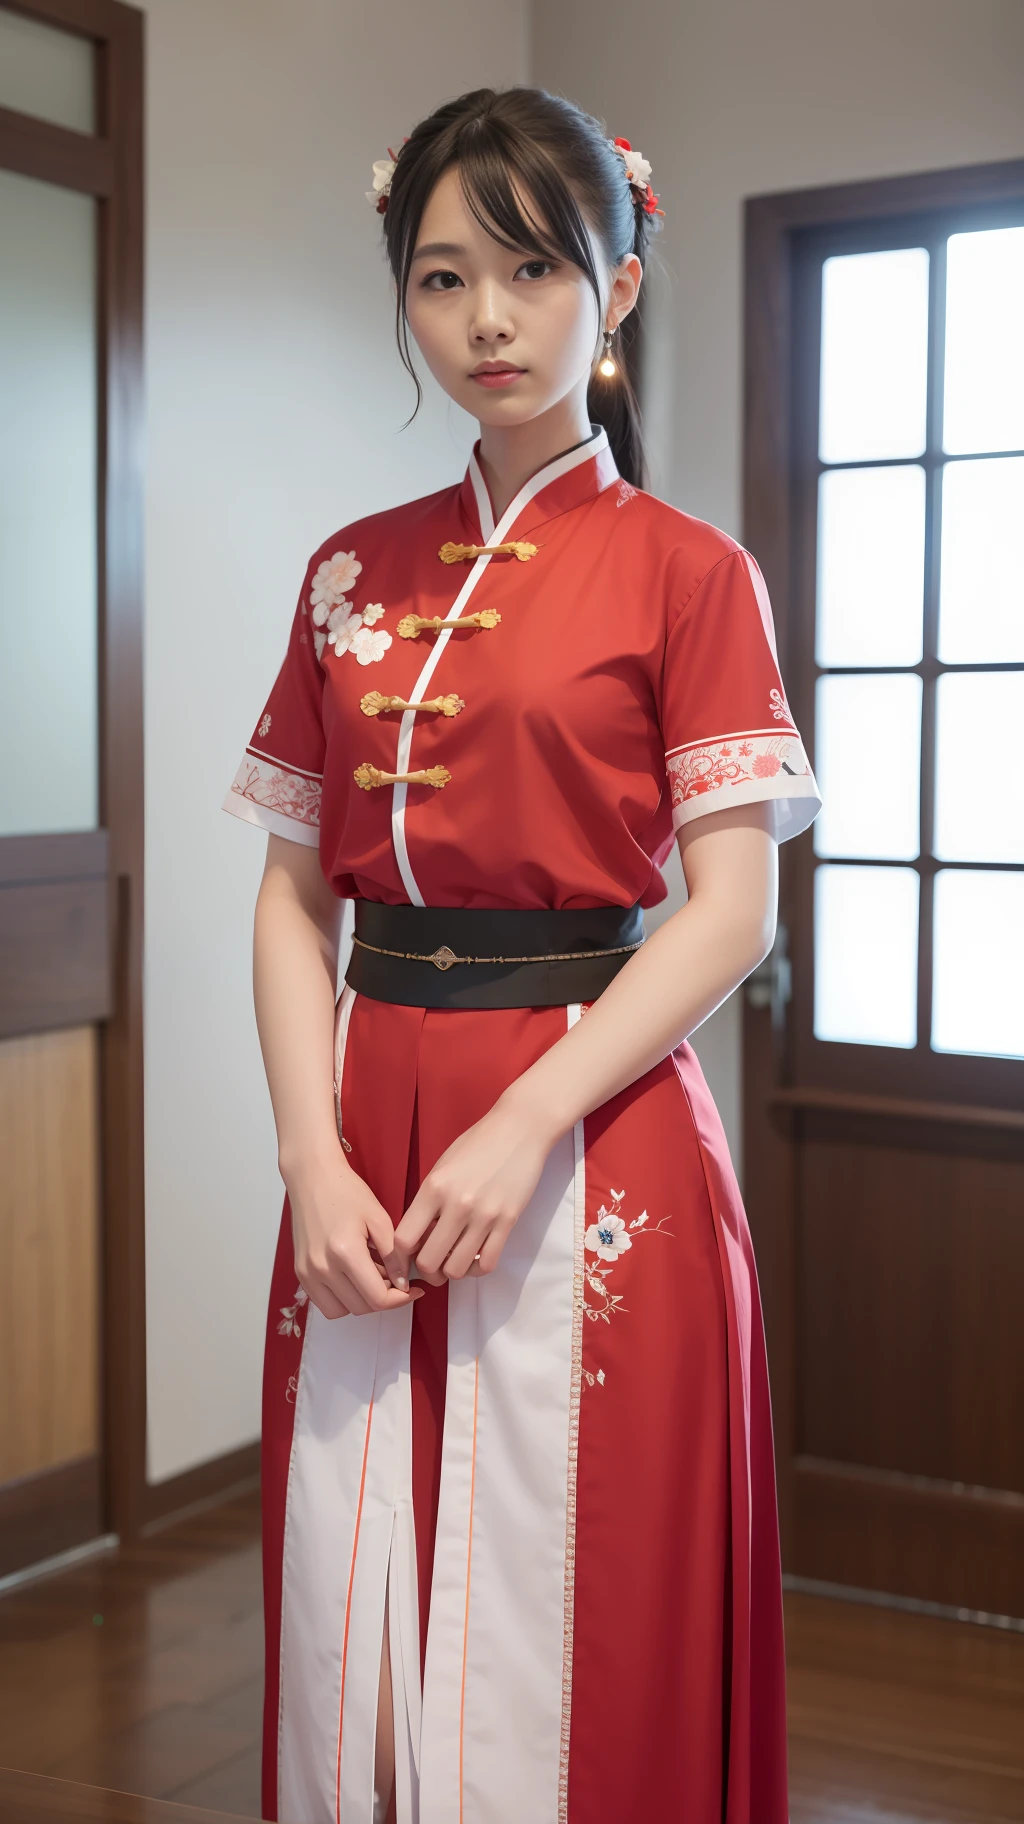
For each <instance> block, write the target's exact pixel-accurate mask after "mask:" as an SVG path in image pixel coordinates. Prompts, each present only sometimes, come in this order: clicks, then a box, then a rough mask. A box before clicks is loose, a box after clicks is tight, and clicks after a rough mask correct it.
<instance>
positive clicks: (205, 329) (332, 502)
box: [146, 0, 527, 1480]
mask: <svg viewBox="0 0 1024 1824" xmlns="http://www.w3.org/2000/svg"><path fill="white" fill-rule="evenodd" d="M146 12H147V15H148V18H147V39H148V44H147V62H148V98H147V105H148V170H147V207H148V223H147V234H148V248H147V305H146V361H147V393H148V458H147V462H148V467H147V526H146V769H147V779H146V807H147V844H148V856H147V896H148V903H147V949H146V1195H147V1218H146V1235H147V1288H148V1295H147V1323H148V1365H149V1468H150V1476H151V1478H152V1479H153V1480H160V1479H162V1478H164V1477H167V1476H170V1475H173V1474H174V1473H176V1472H177V1471H179V1470H182V1469H185V1468H187V1467H189V1466H190V1465H192V1464H194V1463H197V1462H201V1461H203V1460H205V1459H206V1458H209V1457H212V1456H215V1455H217V1454H219V1453H220V1452H222V1451H227V1450H231V1449H233V1448H235V1447H236V1446H238V1445H240V1444H242V1443H244V1442H246V1441H247V1440H248V1439H250V1438H252V1437H254V1436H255V1435H256V1434H257V1432H258V1430H259V1388H260V1362H261V1352H262V1333H263V1318H264V1309H265V1301H266V1288H267V1282H268V1273H269V1266H270V1260H271V1254H272V1248H273V1242H274V1237H275V1232H276V1228H277V1223H278V1219H279V1214H280V1187H279V1184H278V1180H277V1175H276V1166H275V1156H274V1142H273V1129H272V1125H271V1120H270V1110H269V1103H268V1099H267V1093H266V1089H265V1086H264V1081H263V1076H262V1071H261V1066H260V1058H259V1051H258V1047H257V1041H256V1032H255V1026H254V1022H253V1016H252V1006H251V996H250V984H249V967H250V965H249V951H250V932H251V916H252V904H253V899H254V896H255V893H256V887H257V883H258V879H259V873H260V869H261V866H262V860H263V852H264V847H265V844H264V842H263V839H262V838H261V837H260V836H259V834H258V833H257V832H256V831H254V830H252V829H251V828H248V827H246V826H244V825H243V824H240V823H239V822H237V821H236V820H235V819H234V818H229V817H226V816H224V815H223V814H222V813H221V811H220V809H219V808H218V807H219V804H220V799H221V797H222V796H223V794H224V791H225V790H226V788H227V785H228V784H229V782H230V779H231V777H232V775H233V773H234V770H235V767H236V765H237V762H238V759H239V756H240V752H241V749H242V747H243V746H244V743H245V742H246V740H247V739H248V737H249V734H250V732H251V729H252V726H253V723H254V720H255V718H256V715H257V713H258V711H259V709H260V707H261V705H262V703H263V700H264V697H265V695H266V693H267V690H268V688H269V686H270V684H271V682H272V680H273V677H274V674H275V672H276V669H277V666H278V664H279V662H280V659H281V657H282V654H283V650H284V644H285V640H286V636H287V631H288V626H289V622H290V617H291V614H292V610H293V608H294V604H295V598H296V594H297V591H298V586H299V583H300V581H301V577H302V572H303V569H304V566H305V563H306V559H307V557H308V555H309V553H310V551H311V550H313V548H314V547H315V546H316V545H317V544H318V543H319V542H320V540H321V539H322V538H324V537H325V536H326V535H327V534H328V533H329V532H330V531H332V530H333V529H334V528H335V527H336V526H340V525H342V524H343V523H344V522H345V521H347V520H351V519H354V518H356V517H357V516H358V515H360V514H362V513H366V512H368V511H371V510H373V509H375V508H378V507H382V506H386V505H390V504H391V503H392V502H394V501H398V500H402V499H407V498H410V497H413V496H415V495H417V494H422V493H425V492H428V491H429V490H430V489H432V488H435V487H438V486H440V485H442V484H443V483H444V482H445V481H447V480H450V479H452V478H454V477H456V476H457V475H458V474H459V473H461V470H462V468H463V466H464V461H465V453H466V449H467V444H468V438H467V423H465V422H463V423H456V421H455V419H456V414H455V413H454V412H449V409H448V407H447V405H446V404H443V403H441V402H440V401H438V400H437V399H436V397H435V398H434V399H433V400H432V401H431V404H430V409H429V410H427V411H425V412H424V413H423V415H422V417H421V420H420V421H419V422H418V423H417V425H416V426H415V427H413V429H411V430H409V431H407V432H405V433H404V434H401V433H400V426H401V424H402V422H403V420H404V418H405V417H406V416H407V415H408V412H409V410H410V409H411V385H410V383H409V381H408V380H407V378H405V377H404V376H403V375H402V373H401V370H400V369H399V367H398V362H397V357H396V356H395V354H394V352H393V347H392V330H391V304H390V294H389V290H388V284H387V280H386V276H385V272H384V268H383V264H382V260H381V255H380V251H379V244H380V236H379V226H380V224H379V221H378V218H377V217H376V215H375V214H374V213H373V211H372V209H371V208H370V205H369V204H368V203H367V202H366V201H365V199H364V194H363V193H364V191H365V189H366V187H367V185H368V184H369V182H370V179H371V170H370V167H371V164H372V161H373V159H374V158H377V157H381V156H383V155H384V153H385V149H386V146H387V145H388V143H389V142H390V143H391V144H392V145H393V144H394V143H395V141H396V139H399V138H401V136H402V134H403V132H405V131H407V130H408V127H409V125H410V123H412V122H414V121H415V120H416V119H417V118H418V117H419V116H420V115H421V114H423V113H425V112H427V111H428V110H429V109H430V108H431V107H433V106H435V105H436V104H437V103H438V102H439V101H441V100H442V99H444V98H445V97H447V96H450V95H454V94H458V93H459V92H460V91H461V90H463V89H466V88H468V87H471V86H476V85H479V84H483V83H489V82H497V83H502V82H505V83H508V82H514V81H519V80H522V79H523V77H524V75H525V65H526V44H527V32H526V24H527V7H526V0H445V4H444V5H443V6H441V5H438V4H432V5H422V4H417V0H391V3H390V4H389V5H388V6H387V7H385V8H383V9H382V8H380V7H367V6H359V5H356V4H354V0H148V4H147V6H146Z"/></svg>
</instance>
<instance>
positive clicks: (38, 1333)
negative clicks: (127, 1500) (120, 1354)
mask: <svg viewBox="0 0 1024 1824" xmlns="http://www.w3.org/2000/svg"><path fill="white" fill-rule="evenodd" d="M97 1086H98V1070H97V1045H96V1033H95V1030H94V1028H92V1027H89V1026H87V1027H78V1028H73V1029H70V1030H68V1031H66V1032H53V1033H42V1034H37V1035H33V1036H31V1037H28V1038H20V1039H8V1040H6V1041H5V1042H4V1043H2V1044H0V1158H2V1160H3V1171H2V1173H0V1484H2V1483H4V1482H8V1481H11V1480H13V1479H14V1478H16V1477H21V1476H28V1475H32V1474H34V1473H36V1472H37V1471H39V1470H44V1469H50V1468H52V1467H53V1466H54V1465H56V1464H60V1463H65V1462H68V1461H70V1460H71V1459H74V1458H82V1457H87V1456H90V1455H92V1454H93V1453H94V1452H95V1451H96V1450H97V1448H98V1441H99V1399H98V1394H99V1363H98V1267H99V1195H98V1180H99V1160H98V1146H97V1132H98V1100H97Z"/></svg>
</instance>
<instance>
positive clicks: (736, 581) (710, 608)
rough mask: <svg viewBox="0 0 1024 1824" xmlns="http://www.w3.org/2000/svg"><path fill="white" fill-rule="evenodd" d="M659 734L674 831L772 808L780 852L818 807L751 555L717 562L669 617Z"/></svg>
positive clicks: (767, 605)
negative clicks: (738, 810) (736, 812)
mask: <svg viewBox="0 0 1024 1824" xmlns="http://www.w3.org/2000/svg"><path fill="white" fill-rule="evenodd" d="M673 612H674V618H673V619H672V620H671V621H670V626H669V632H668V637H667V641H666V647H665V672H664V678H663V684H662V705H661V726H662V731H663V735H664V741H665V769H666V772H667V774H668V780H669V785H670V788H671V793H672V823H673V828H674V829H676V830H678V829H680V828H681V827H682V825H683V824H684V823H689V822H690V821H691V820H692V819H693V818H695V817H703V816H706V815H707V814H708V813H709V812H711V811H721V810H725V809H726V808H727V806H729V805H740V804H764V803H771V804H772V806H773V807H774V813H775V828H774V835H775V837H776V839H777V840H778V841H779V842H785V841H786V840H787V838H788V837H790V836H798V835H799V834H800V832H801V830H805V829H806V828H807V826H808V824H810V823H812V822H813V821H814V818H815V817H816V816H817V814H818V812H819V810H820V809H821V799H820V797H819V795H818V788H817V785H816V784H815V781H814V775H813V773H812V772H811V769H810V766H809V765H808V762H807V755H806V753H805V752H804V747H803V743H802V741H801V739H800V736H799V734H798V733H797V730H796V727H795V724H794V722H793V718H792V716H791V714H790V709H789V704H788V703H787V701H786V693H785V690H784V688H783V683H782V678H781V676H780V673H779V662H778V655H777V653H776V648H775V629H774V625H773V622H772V611H771V604H770V602H769V600H768V591H767V589H766V587H765V582H764V578H763V577H762V575H761V572H760V570H759V569H758V567H757V565H756V563H755V562H754V560H753V558H752V557H751V556H750V555H749V553H748V552H746V551H742V550H733V551H730V552H729V553H728V555H727V556H725V557H723V558H720V559H719V561H718V563H717V564H715V565H714V566H713V567H712V569H711V570H709V571H708V572H707V574H706V575H705V576H704V577H703V578H702V580H701V581H700V582H699V583H698V585H697V587H696V588H695V589H694V590H693V592H692V594H691V595H690V596H689V598H688V599H687V600H686V601H685V602H684V603H683V604H682V606H681V607H678V608H676V609H675V610H674V611H671V610H670V613H673Z"/></svg>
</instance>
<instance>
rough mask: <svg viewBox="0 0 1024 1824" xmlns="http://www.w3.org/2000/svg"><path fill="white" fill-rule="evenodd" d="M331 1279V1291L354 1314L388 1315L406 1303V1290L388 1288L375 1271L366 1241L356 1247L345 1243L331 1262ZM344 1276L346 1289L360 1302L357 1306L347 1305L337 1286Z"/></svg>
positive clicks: (345, 1294) (346, 1300) (341, 1291)
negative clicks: (383, 1312) (381, 1313)
mask: <svg viewBox="0 0 1024 1824" xmlns="http://www.w3.org/2000/svg"><path fill="white" fill-rule="evenodd" d="M332 1267H333V1271H332V1272H331V1276H330V1283H331V1287H332V1290H334V1291H336V1292H337V1294H338V1296H339V1297H340V1298H341V1299H342V1301H343V1303H345V1304H348V1305H349V1306H350V1309H351V1310H353V1311H356V1310H357V1309H358V1310H359V1312H360V1313H364V1312H366V1311H391V1310H394V1309H395V1308H400V1307H403V1306H405V1305H407V1304H408V1303H409V1293H408V1290H405V1291H399V1290H397V1289H395V1288H394V1287H392V1286H389V1285H388V1284H387V1282H386V1281H385V1280H383V1279H382V1278H381V1276H380V1274H379V1273H378V1271H377V1268H376V1266H375V1265H374V1263H373V1261H372V1260H371V1258H370V1250H369V1248H368V1247H367V1245H366V1243H365V1241H364V1242H361V1243H359V1244H354V1243H348V1244H346V1246H345V1248H344V1251H343V1252H342V1251H339V1253H338V1254H336V1255H335V1257H334V1260H333V1262H332ZM342 1275H343V1276H344V1278H345V1280H346V1281H347V1283H348V1286H349V1287H350V1288H351V1289H352V1291H353V1292H354V1294H355V1296H356V1298H357V1299H358V1300H359V1304H358V1306H357V1305H355V1304H352V1303H351V1302H350V1299H349V1296H348V1293H347V1292H346V1291H345V1289H344V1287H343V1286H342V1285H341V1284H340V1283H339V1277H340V1276H342Z"/></svg>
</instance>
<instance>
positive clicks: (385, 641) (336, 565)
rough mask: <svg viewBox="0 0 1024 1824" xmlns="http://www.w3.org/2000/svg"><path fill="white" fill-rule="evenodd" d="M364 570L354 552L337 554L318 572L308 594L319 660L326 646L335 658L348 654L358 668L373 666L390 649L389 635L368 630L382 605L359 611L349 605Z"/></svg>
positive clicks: (381, 629)
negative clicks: (350, 592)
mask: <svg viewBox="0 0 1024 1824" xmlns="http://www.w3.org/2000/svg"><path fill="white" fill-rule="evenodd" d="M362 570H363V566H362V564H361V563H360V562H359V559H358V558H357V556H356V554H355V552H354V551H336V552H335V553H334V556H333V557H331V558H325V559H324V562H323V563H322V564H320V565H319V566H318V568H317V572H316V575H315V576H314V578H313V581H312V584H311V586H310V592H309V605H310V612H311V615H312V620H313V629H314V632H313V645H314V647H315V649H316V656H317V658H318V659H322V658H323V656H324V650H325V648H326V647H327V646H330V647H332V648H333V651H334V653H335V656H336V657H337V658H339V659H340V658H341V656H342V654H343V653H346V652H351V653H352V654H353V655H354V657H355V658H356V659H357V660H358V662H359V664H360V665H372V664H374V663H375V662H376V661H377V660H379V659H382V658H383V657H384V654H385V653H386V652H387V649H388V647H389V646H390V645H391V635H390V633H386V632H385V630H384V628H383V627H381V628H378V629H377V631H376V632H372V631H371V629H372V628H373V627H374V624H375V623H376V622H377V621H379V620H380V618H381V616H382V615H383V613H384V606H383V603H382V602H368V603H367V605H366V607H365V608H363V609H362V610H360V609H357V608H356V607H355V604H354V603H353V602H352V601H351V599H350V597H349V595H348V591H349V590H350V589H353V588H354V587H355V583H356V579H357V578H358V577H359V576H361V575H362Z"/></svg>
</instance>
